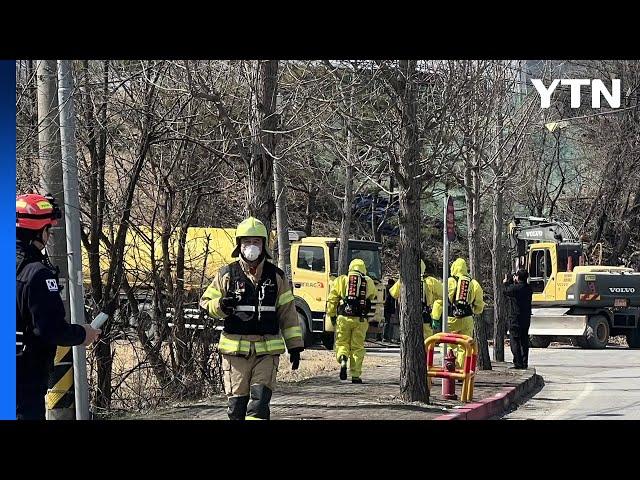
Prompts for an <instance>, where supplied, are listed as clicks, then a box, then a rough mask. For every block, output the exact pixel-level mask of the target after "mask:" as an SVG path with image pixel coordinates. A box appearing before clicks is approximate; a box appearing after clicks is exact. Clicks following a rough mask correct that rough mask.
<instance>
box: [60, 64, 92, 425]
mask: <svg viewBox="0 0 640 480" xmlns="http://www.w3.org/2000/svg"><path fill="white" fill-rule="evenodd" d="M58 100H59V103H60V140H61V142H60V146H61V150H62V170H63V177H64V197H65V198H64V203H65V209H64V218H65V224H66V227H67V232H68V235H67V251H68V252H69V257H68V267H69V284H68V285H69V297H70V302H69V303H70V305H69V306H70V310H71V323H74V324H78V325H82V324H84V323H85V318H84V315H85V314H84V298H83V294H82V251H81V249H80V199H79V196H78V164H77V161H76V144H75V131H76V123H75V113H74V106H73V76H72V73H71V61H70V60H58ZM73 384H74V385H75V403H76V419H77V420H88V419H89V391H88V383H87V357H86V352H85V347H83V346H76V347H73Z"/></svg>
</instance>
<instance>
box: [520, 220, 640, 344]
mask: <svg viewBox="0 0 640 480" xmlns="http://www.w3.org/2000/svg"><path fill="white" fill-rule="evenodd" d="M509 236H510V241H511V248H512V250H513V253H514V255H513V269H514V270H513V271H514V272H515V271H516V270H517V269H520V268H525V269H527V270H528V272H529V284H530V285H531V287H532V288H533V298H532V315H531V327H530V329H529V335H530V341H531V346H532V347H538V348H546V347H547V346H549V344H550V343H551V342H552V341H554V340H559V341H562V340H565V341H566V340H569V341H570V342H571V343H572V344H573V345H576V346H580V347H583V348H604V347H606V346H607V343H608V342H609V338H610V337H611V336H617V335H624V336H625V337H626V339H627V344H628V345H629V347H630V348H640V272H635V271H634V270H633V269H631V268H626V267H618V266H608V265H599V264H598V265H588V263H589V261H588V255H587V253H586V252H585V246H584V243H583V241H582V240H583V239H582V238H580V237H579V235H578V232H577V230H576V229H575V228H574V227H573V226H571V225H569V224H567V223H565V222H563V221H560V220H557V219H548V218H540V217H514V219H513V220H512V221H511V223H510V224H509ZM601 259H602V255H600V262H601ZM600 262H598V263H600Z"/></svg>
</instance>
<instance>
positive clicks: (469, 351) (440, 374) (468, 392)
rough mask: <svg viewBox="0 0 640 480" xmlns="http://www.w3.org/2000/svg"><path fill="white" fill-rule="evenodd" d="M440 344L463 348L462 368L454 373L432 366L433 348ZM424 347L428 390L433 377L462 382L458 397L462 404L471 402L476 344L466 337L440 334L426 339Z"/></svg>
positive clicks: (456, 334) (455, 334)
mask: <svg viewBox="0 0 640 480" xmlns="http://www.w3.org/2000/svg"><path fill="white" fill-rule="evenodd" d="M440 343H446V344H448V345H460V346H462V348H464V352H465V356H464V365H463V368H456V369H455V370H454V371H452V372H449V371H447V370H445V369H444V368H443V367H442V366H441V365H439V366H434V365H433V354H434V347H435V346H436V345H438V344H440ZM424 346H425V350H426V355H427V381H428V382H429V389H431V384H432V382H433V380H432V378H433V377H437V378H448V379H450V380H452V381H455V380H462V381H463V382H462V394H461V395H460V400H461V401H463V402H471V401H472V400H473V386H474V382H475V377H476V366H477V363H478V344H477V342H476V341H475V340H474V339H473V338H472V337H470V336H468V335H461V334H459V333H449V332H441V333H436V334H435V335H432V336H430V337H429V338H427V339H426V340H425V341H424Z"/></svg>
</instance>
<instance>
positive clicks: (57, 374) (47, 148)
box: [37, 60, 75, 420]
mask: <svg viewBox="0 0 640 480" xmlns="http://www.w3.org/2000/svg"><path fill="white" fill-rule="evenodd" d="M37 77H38V87H37V90H38V126H39V129H38V156H39V166H40V189H41V192H40V193H42V194H47V193H50V194H52V195H53V196H54V197H55V198H56V199H57V200H58V204H59V206H60V209H61V210H62V213H63V215H64V216H65V217H66V208H65V205H64V186H63V180H62V159H61V153H60V128H59V124H58V121H59V118H58V92H57V87H56V83H57V82H56V80H57V63H56V60H38V68H37ZM51 232H52V233H53V235H52V236H51V238H50V239H49V241H48V244H47V255H48V256H49V257H50V259H51V261H52V263H53V264H54V265H56V266H57V267H58V268H59V269H60V272H59V282H58V283H59V285H60V287H61V288H60V289H61V291H60V295H61V297H62V302H63V303H64V309H65V318H67V319H68V318H69V314H70V309H69V288H67V287H68V285H67V278H69V272H68V267H67V243H66V237H67V234H66V233H67V232H66V227H65V223H64V222H58V225H56V226H54V227H52V228H51ZM72 357H73V354H72V352H71V347H58V349H57V350H56V356H55V360H54V368H53V373H52V374H51V376H50V377H49V389H48V391H47V395H46V405H47V419H48V420H73V419H74V418H75V416H74V408H73V404H74V398H73V388H72V387H73V368H72V365H73V362H72Z"/></svg>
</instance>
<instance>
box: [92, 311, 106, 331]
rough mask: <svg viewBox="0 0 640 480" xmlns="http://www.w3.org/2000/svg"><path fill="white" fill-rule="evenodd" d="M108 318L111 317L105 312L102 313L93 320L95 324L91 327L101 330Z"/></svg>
mask: <svg viewBox="0 0 640 480" xmlns="http://www.w3.org/2000/svg"><path fill="white" fill-rule="evenodd" d="M108 318H109V315H107V314H106V313H104V312H100V313H99V314H98V316H97V317H96V318H94V319H93V322H91V327H92V328H100V327H101V326H102V325H103V324H104V322H106V321H107V319H108Z"/></svg>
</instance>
